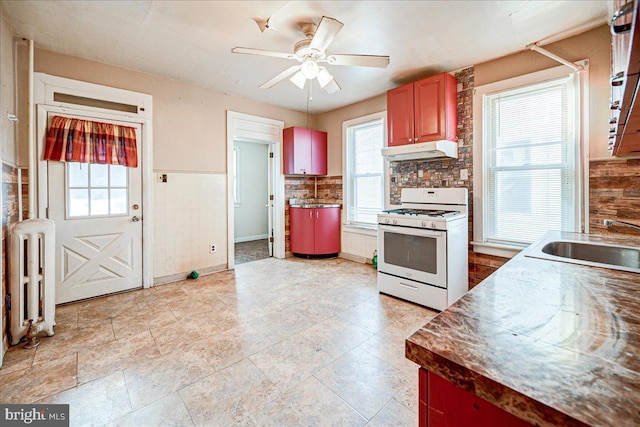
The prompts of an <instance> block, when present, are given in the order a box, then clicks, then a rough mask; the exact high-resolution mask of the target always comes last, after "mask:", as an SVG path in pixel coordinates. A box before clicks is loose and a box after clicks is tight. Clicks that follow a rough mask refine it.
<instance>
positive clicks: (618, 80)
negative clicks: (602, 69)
mask: <svg viewBox="0 0 640 427" xmlns="http://www.w3.org/2000/svg"><path fill="white" fill-rule="evenodd" d="M622 83H624V71H620V72H619V73H618V74H616V75H615V76H611V86H614V87H615V86H622Z"/></svg>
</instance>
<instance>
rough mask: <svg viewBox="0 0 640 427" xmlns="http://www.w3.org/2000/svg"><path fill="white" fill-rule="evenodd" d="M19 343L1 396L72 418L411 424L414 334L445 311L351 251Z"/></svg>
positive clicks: (194, 284) (125, 300)
mask: <svg viewBox="0 0 640 427" xmlns="http://www.w3.org/2000/svg"><path fill="white" fill-rule="evenodd" d="M56 313H57V314H56V316H57V322H58V323H57V326H56V327H55V332H56V334H55V336H53V337H45V338H42V340H41V341H42V343H41V344H40V346H39V347H37V348H36V349H33V350H24V349H22V348H21V347H20V346H17V347H12V348H11V349H10V350H9V351H8V352H7V353H6V355H5V359H4V366H3V368H2V369H0V402H2V403H66V404H70V411H71V425H72V426H84V425H112V426H160V425H165V426H169V425H171V426H193V425H196V426H225V425H241V426H253V425H255V426H264V425H278V426H305V425H316V426H329V425H339V426H363V425H369V426H374V425H375V426H392V425H398V426H412V425H416V424H417V401H418V397H417V365H415V364H413V363H412V362H410V361H408V360H406V359H405V358H404V339H405V337H406V336H408V335H409V334H410V333H412V332H413V331H414V330H415V329H417V328H419V327H420V326H421V325H422V324H424V323H425V322H426V321H428V320H429V319H430V318H432V317H433V316H434V315H435V314H436V313H435V312H433V311H431V310H428V309H425V308H423V307H420V306H416V305H413V304H410V303H407V302H404V301H401V300H397V299H394V298H391V297H388V296H385V295H380V294H378V292H377V290H376V275H375V270H373V269H372V268H371V266H370V265H363V264H358V263H354V262H351V261H347V260H344V259H339V258H338V259H330V260H302V259H297V258H288V259H285V260H280V259H275V258H268V259H263V260H260V261H255V262H251V263H246V264H241V265H238V266H237V267H236V269H235V271H229V272H221V273H216V274H212V275H209V276H203V277H200V278H199V279H197V280H192V281H183V282H178V283H174V284H169V285H163V286H157V287H154V288H151V289H147V290H138V291H133V292H129V293H126V294H120V295H114V296H110V297H106V298H101V299H96V300H92V301H86V302H81V303H76V304H70V305H66V306H62V307H58V308H57V312H56Z"/></svg>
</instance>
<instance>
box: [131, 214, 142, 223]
mask: <svg viewBox="0 0 640 427" xmlns="http://www.w3.org/2000/svg"><path fill="white" fill-rule="evenodd" d="M131 221H133V222H138V221H140V217H139V216H138V215H134V216H133V218H131Z"/></svg>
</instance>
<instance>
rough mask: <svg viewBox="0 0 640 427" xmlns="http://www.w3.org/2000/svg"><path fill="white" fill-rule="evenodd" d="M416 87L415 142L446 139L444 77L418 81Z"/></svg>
mask: <svg viewBox="0 0 640 427" xmlns="http://www.w3.org/2000/svg"><path fill="white" fill-rule="evenodd" d="M413 85H414V86H413V87H414V97H415V99H414V102H415V111H414V116H415V137H416V139H417V140H416V141H415V142H427V141H437V140H440V139H445V136H446V122H445V111H446V110H445V105H444V101H445V98H444V87H445V82H444V76H443V75H442V74H438V75H437V76H433V77H429V78H427V79H424V80H420V81H417V82H415V83H414V84H413Z"/></svg>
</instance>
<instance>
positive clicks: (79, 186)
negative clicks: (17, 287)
mask: <svg viewBox="0 0 640 427" xmlns="http://www.w3.org/2000/svg"><path fill="white" fill-rule="evenodd" d="M53 115H54V114H53V113H49V118H48V123H49V124H50V122H51V117H52V116H53ZM56 115H60V114H58V113H56ZM74 117H77V118H80V119H85V120H92V118H90V117H80V116H74ZM94 120H97V121H101V122H109V123H118V122H114V121H108V120H104V119H94ZM118 124H122V125H125V126H133V127H136V134H137V141H138V144H137V146H138V167H137V168H127V167H124V166H117V165H98V164H88V163H71V162H69V163H62V162H53V161H50V162H48V185H49V189H48V190H49V200H48V206H49V209H48V217H49V218H50V219H52V220H53V221H54V222H55V225H56V304H60V303H64V302H70V301H77V300H81V299H85V298H91V297H96V296H100V295H106V294H110V293H114V292H120V291H124V290H128V289H134V288H140V287H142V220H143V215H142V188H141V187H142V185H141V184H142V173H141V169H142V167H141V161H142V156H141V153H140V150H141V149H142V146H143V144H142V141H141V136H142V132H141V125H139V124H131V123H118Z"/></svg>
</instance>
